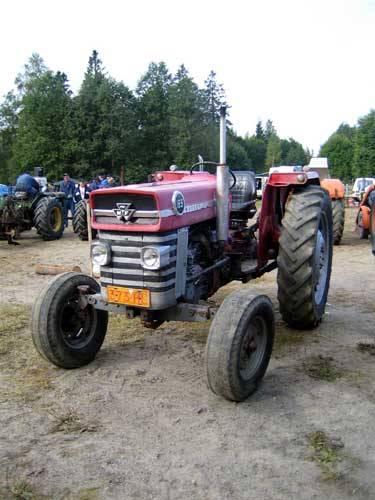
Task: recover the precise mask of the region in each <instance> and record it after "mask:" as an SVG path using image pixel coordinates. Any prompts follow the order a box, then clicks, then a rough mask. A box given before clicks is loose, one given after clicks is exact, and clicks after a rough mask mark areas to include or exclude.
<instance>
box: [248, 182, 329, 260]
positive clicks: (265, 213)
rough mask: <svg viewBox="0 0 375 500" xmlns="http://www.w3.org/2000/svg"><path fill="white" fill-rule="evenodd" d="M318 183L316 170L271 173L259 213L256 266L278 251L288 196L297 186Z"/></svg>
mask: <svg viewBox="0 0 375 500" xmlns="http://www.w3.org/2000/svg"><path fill="white" fill-rule="evenodd" d="M309 184H314V185H318V186H319V184H320V182H319V175H318V174H317V173H316V172H290V173H289V172H288V173H273V174H271V176H270V178H269V180H268V182H267V184H266V187H265V189H264V192H263V197H262V207H261V210H260V215H259V240H258V251H257V252H258V266H259V267H263V266H264V265H265V264H266V263H267V261H268V260H269V259H270V258H276V256H277V254H278V251H279V237H280V227H281V220H282V218H283V216H284V212H285V205H286V203H287V201H288V197H289V196H290V194H291V193H292V192H293V190H294V189H295V188H296V187H298V186H303V185H309Z"/></svg>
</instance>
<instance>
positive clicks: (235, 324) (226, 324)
mask: <svg viewBox="0 0 375 500" xmlns="http://www.w3.org/2000/svg"><path fill="white" fill-rule="evenodd" d="M274 331H275V324H274V315H273V309H272V304H271V301H270V299H269V298H268V297H266V296H265V295H252V294H251V293H250V292H249V290H248V289H245V290H238V291H236V292H234V293H231V294H230V295H229V296H228V297H226V299H225V300H224V302H223V303H222V304H221V307H220V309H219V311H218V312H217V314H216V316H215V317H214V319H213V322H212V324H211V328H210V333H209V336H208V339H207V344H206V356H205V364H206V373H207V383H208V386H209V388H210V389H211V390H212V391H213V392H214V393H215V394H217V395H218V396H222V397H223V398H225V399H229V400H231V401H243V400H244V399H246V398H247V397H249V396H250V394H252V393H253V392H254V391H255V390H256V389H257V387H258V386H259V384H260V382H261V380H262V378H263V376H264V374H265V372H266V370H267V366H268V363H269V361H270V357H271V353H272V347H273V340H274Z"/></svg>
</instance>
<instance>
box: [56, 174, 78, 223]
mask: <svg viewBox="0 0 375 500" xmlns="http://www.w3.org/2000/svg"><path fill="white" fill-rule="evenodd" d="M75 187H76V186H75V184H74V182H73V181H72V180H71V179H70V177H69V174H64V175H63V180H62V181H61V182H60V186H59V189H60V191H61V192H62V193H65V195H66V198H67V199H66V200H65V211H64V225H65V227H68V213H69V210H70V212H71V214H72V217H73V215H74V207H75V204H74V199H73V197H74V192H75Z"/></svg>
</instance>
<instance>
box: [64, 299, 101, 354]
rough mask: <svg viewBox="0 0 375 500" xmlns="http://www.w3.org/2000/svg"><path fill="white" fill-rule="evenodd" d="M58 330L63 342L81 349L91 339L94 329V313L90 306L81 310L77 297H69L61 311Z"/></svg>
mask: <svg viewBox="0 0 375 500" xmlns="http://www.w3.org/2000/svg"><path fill="white" fill-rule="evenodd" d="M60 328H61V333H62V337H63V340H64V342H65V343H66V344H67V345H68V346H69V347H71V348H74V349H81V348H82V347H84V346H85V345H87V344H88V343H89V342H90V340H91V339H92V337H93V335H94V332H95V328H96V311H95V309H93V308H92V307H91V306H89V305H88V306H86V307H85V308H84V309H82V308H81V307H80V306H79V297H78V296H75V297H71V298H70V299H69V300H68V301H67V302H66V304H65V306H64V307H63V308H62V310H61V314H60Z"/></svg>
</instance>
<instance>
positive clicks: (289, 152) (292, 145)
mask: <svg viewBox="0 0 375 500" xmlns="http://www.w3.org/2000/svg"><path fill="white" fill-rule="evenodd" d="M280 147H281V158H280V162H281V163H282V164H283V165H292V166H294V165H306V164H307V163H308V162H309V155H308V153H307V152H306V151H305V150H304V149H303V146H302V144H300V143H299V142H297V141H295V140H294V139H293V138H292V137H290V138H289V139H282V140H281V142H280Z"/></svg>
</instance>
